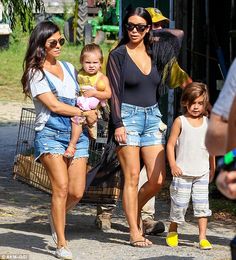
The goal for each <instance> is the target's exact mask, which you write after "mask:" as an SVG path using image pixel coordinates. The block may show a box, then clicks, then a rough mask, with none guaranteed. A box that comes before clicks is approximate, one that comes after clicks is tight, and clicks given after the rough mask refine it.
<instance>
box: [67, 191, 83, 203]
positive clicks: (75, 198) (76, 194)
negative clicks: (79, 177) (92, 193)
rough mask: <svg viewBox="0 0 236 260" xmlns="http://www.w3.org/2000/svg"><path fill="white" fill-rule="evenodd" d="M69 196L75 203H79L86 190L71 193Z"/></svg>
mask: <svg viewBox="0 0 236 260" xmlns="http://www.w3.org/2000/svg"><path fill="white" fill-rule="evenodd" d="M68 195H69V197H70V198H71V199H72V200H73V201H78V202H79V201H80V200H81V199H82V197H83V195H84V190H74V191H69V193H68Z"/></svg>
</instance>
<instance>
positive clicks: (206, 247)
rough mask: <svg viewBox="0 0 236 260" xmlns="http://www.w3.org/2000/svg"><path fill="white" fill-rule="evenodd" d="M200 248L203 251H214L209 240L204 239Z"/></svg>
mask: <svg viewBox="0 0 236 260" xmlns="http://www.w3.org/2000/svg"><path fill="white" fill-rule="evenodd" d="M199 247H200V249H202V250H209V249H212V244H211V243H210V242H209V241H208V240H207V239H202V240H201V241H200V243H199Z"/></svg>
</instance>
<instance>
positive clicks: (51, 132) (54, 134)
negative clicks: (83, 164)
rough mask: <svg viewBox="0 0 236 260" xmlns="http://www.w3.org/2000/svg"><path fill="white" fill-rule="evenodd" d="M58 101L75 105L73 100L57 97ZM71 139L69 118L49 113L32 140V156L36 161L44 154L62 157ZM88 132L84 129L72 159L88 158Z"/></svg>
mask: <svg viewBox="0 0 236 260" xmlns="http://www.w3.org/2000/svg"><path fill="white" fill-rule="evenodd" d="M58 99H59V101H61V102H64V103H66V104H68V105H72V106H74V105H75V99H68V98H63V97H59V98H58ZM70 138H71V119H70V116H62V115H58V114H55V113H53V112H51V114H50V117H49V119H48V121H47V123H46V125H45V127H44V128H43V129H42V130H41V131H37V132H36V134H35V140H34V155H35V158H36V160H37V159H38V158H39V157H40V156H41V155H42V154H45V153H50V154H60V155H63V154H64V152H65V150H66V148H67V147H68V144H69V141H70ZM88 148H89V138H88V131H87V129H84V131H83V132H82V133H81V135H80V138H79V140H78V142H77V144H76V152H75V155H74V159H76V158H80V157H88V156H89V154H88Z"/></svg>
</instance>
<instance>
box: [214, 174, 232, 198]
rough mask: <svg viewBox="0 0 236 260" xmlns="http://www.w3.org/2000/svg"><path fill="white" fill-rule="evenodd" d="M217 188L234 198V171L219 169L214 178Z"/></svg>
mask: <svg viewBox="0 0 236 260" xmlns="http://www.w3.org/2000/svg"><path fill="white" fill-rule="evenodd" d="M216 185H217V188H218V189H219V190H220V192H221V193H222V194H224V195H225V196H226V197H228V198H229V199H236V171H230V172H228V171H223V170H222V171H221V172H220V174H219V175H218V177H217V179H216Z"/></svg>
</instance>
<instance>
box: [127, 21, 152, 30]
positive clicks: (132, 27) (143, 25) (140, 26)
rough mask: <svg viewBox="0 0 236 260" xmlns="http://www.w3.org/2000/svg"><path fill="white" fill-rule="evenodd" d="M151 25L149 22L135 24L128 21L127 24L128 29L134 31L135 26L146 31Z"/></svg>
mask: <svg viewBox="0 0 236 260" xmlns="http://www.w3.org/2000/svg"><path fill="white" fill-rule="evenodd" d="M148 27H149V26H148V25H147V24H139V23H138V24H134V23H127V24H126V25H125V28H126V30H128V31H129V32H132V31H133V29H134V28H136V30H137V32H144V31H145V30H146V29H147V28H148Z"/></svg>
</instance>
